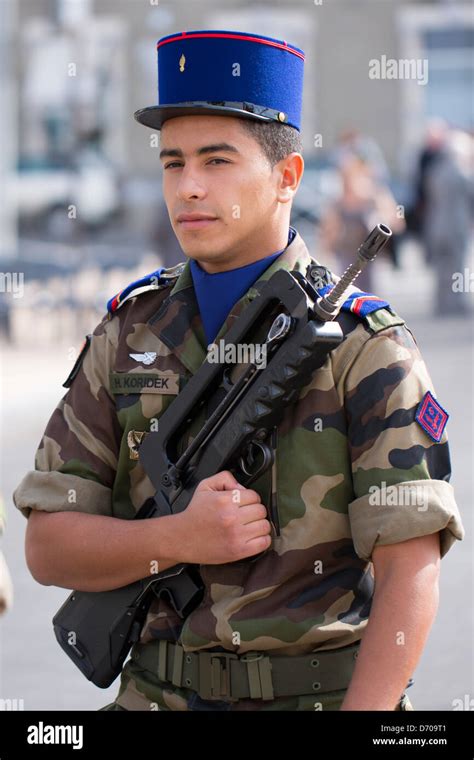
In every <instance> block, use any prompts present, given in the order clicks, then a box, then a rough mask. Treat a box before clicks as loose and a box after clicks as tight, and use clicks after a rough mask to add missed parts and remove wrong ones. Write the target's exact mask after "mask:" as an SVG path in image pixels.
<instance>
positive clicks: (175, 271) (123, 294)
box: [107, 262, 185, 316]
mask: <svg viewBox="0 0 474 760" xmlns="http://www.w3.org/2000/svg"><path fill="white" fill-rule="evenodd" d="M184 267H185V263H184V262H183V263H181V264H177V265H176V266H174V267H170V268H169V269H166V268H165V267H160V268H159V269H156V270H155V271H154V272H150V274H147V275H145V276H144V277H140V278H139V279H138V280H134V281H133V282H131V283H130V284H129V285H127V287H125V288H123V290H120V291H119V292H118V293H117V294H116V295H115V296H113V297H112V298H110V299H109V300H108V301H107V311H108V313H109V315H110V316H112V315H113V314H115V312H116V311H117V309H120V307H121V306H122V304H124V303H125V301H127V300H128V299H129V298H133V297H134V296H138V295H141V294H142V293H146V292H148V291H149V290H157V289H158V288H163V287H165V285H168V284H169V283H170V282H172V281H173V280H176V279H177V278H178V277H179V275H180V274H181V272H182V271H183V269H184Z"/></svg>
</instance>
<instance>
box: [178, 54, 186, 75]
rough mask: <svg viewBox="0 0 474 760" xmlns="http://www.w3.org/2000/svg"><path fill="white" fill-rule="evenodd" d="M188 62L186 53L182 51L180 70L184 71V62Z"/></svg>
mask: <svg viewBox="0 0 474 760" xmlns="http://www.w3.org/2000/svg"><path fill="white" fill-rule="evenodd" d="M185 63H186V56H185V55H184V53H181V58H180V59H179V70H180V71H184V64H185Z"/></svg>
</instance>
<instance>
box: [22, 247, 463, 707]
mask: <svg viewBox="0 0 474 760" xmlns="http://www.w3.org/2000/svg"><path fill="white" fill-rule="evenodd" d="M310 262H311V258H310V256H309V254H308V251H307V249H306V246H305V244H304V242H303V241H302V239H301V237H300V236H299V235H296V237H295V239H294V240H293V241H292V242H291V244H290V245H288V247H287V248H286V249H285V251H284V252H283V253H282V254H281V256H279V257H278V258H277V259H276V260H275V261H274V262H273V263H272V264H271V265H270V267H269V268H268V269H267V270H266V271H265V272H264V274H263V275H262V276H261V278H260V279H259V281H258V282H259V283H260V282H263V281H266V280H268V279H269V278H270V277H271V275H272V274H274V272H275V271H277V270H278V269H280V268H285V269H288V270H292V269H296V270H299V271H300V272H302V273H303V274H304V273H305V272H306V269H307V266H308V264H309V263H310ZM180 269H181V271H180V273H179V276H178V277H177V279H176V278H175V279H174V280H173V279H170V281H169V282H168V284H165V285H164V286H163V287H162V288H161V287H160V288H159V289H158V291H157V290H156V287H155V288H149V289H148V290H145V292H142V293H141V294H140V295H138V296H134V297H131V298H129V299H128V300H126V301H125V302H123V303H122V304H121V306H120V308H119V309H117V310H116V311H115V313H114V315H113V316H110V315H109V316H106V317H104V319H103V320H102V322H101V323H100V324H99V325H98V327H97V328H96V329H95V331H94V333H93V337H92V340H91V343H90V348H89V350H88V352H87V353H86V354H85V358H84V360H83V362H82V365H81V367H80V369H79V371H78V374H77V376H76V378H75V379H74V381H73V383H72V385H71V387H70V390H69V391H68V392H67V394H66V395H65V397H64V398H63V399H62V400H61V401H60V402H59V404H58V406H57V408H56V410H55V411H54V413H53V415H52V417H51V419H50V421H49V423H48V426H47V428H46V431H45V433H44V436H43V439H42V441H41V443H40V446H39V449H38V452H37V455H36V469H35V471H32V472H30V473H28V474H27V475H26V476H25V478H24V479H23V481H22V483H21V484H20V485H19V487H18V488H17V490H16V491H15V494H14V498H15V503H16V506H17V507H18V508H19V509H21V510H22V511H23V513H24V514H25V515H28V513H29V509H30V508H33V509H44V510H48V511H56V510H65V509H71V510H74V511H84V512H92V513H97V514H102V515H113V516H115V517H120V518H124V519H130V518H132V517H133V516H134V514H135V513H136V511H137V510H138V509H139V507H140V506H141V505H142V504H143V502H144V501H145V500H146V499H147V498H148V497H150V496H152V495H153V488H152V485H151V483H150V481H149V479H148V477H147V476H146V475H145V474H144V472H143V469H142V467H141V464H140V462H139V461H138V460H137V457H136V441H137V439H139V438H140V435H139V434H141V433H143V432H146V431H148V430H149V429H150V424H151V421H152V420H154V419H156V418H159V416H160V414H161V413H162V412H163V411H164V410H165V409H166V408H167V406H168V405H169V404H170V403H171V402H172V401H173V399H174V398H175V396H176V393H178V390H179V389H182V387H183V385H184V384H185V383H186V382H187V380H189V378H190V377H191V376H192V375H193V374H194V373H195V372H196V371H197V369H198V368H199V366H200V364H201V363H202V361H203V360H204V358H205V355H206V346H205V337H204V330H203V324H202V321H201V318H200V314H199V309H198V306H197V303H196V298H195V295H194V290H193V285H192V278H191V274H190V271H189V263H187V264H186V265H185V266H183V267H181V268H180ZM257 293H258V283H255V284H254V286H253V287H251V288H250V289H249V291H248V292H247V293H246V294H245V295H244V296H243V297H242V298H241V299H240V300H239V301H238V302H237V304H236V305H235V306H234V308H233V309H232V311H231V313H230V315H229V316H228V318H227V320H226V322H225V324H224V325H223V326H222V328H221V330H220V332H219V333H218V335H217V336H216V339H215V340H216V341H218V340H219V338H220V337H222V336H223V335H224V334H225V332H226V330H227V329H228V328H229V327H230V325H231V324H232V323H233V321H234V320H235V319H236V318H237V317H238V315H239V314H240V313H241V312H242V310H243V309H244V308H245V306H246V305H247V304H248V303H249V302H250V301H251V300H252V299H253V298H254V297H255V296H256V295H257ZM340 323H341V325H342V327H343V331H344V334H345V340H344V341H343V343H342V344H341V345H340V346H338V348H337V349H336V350H335V351H334V352H333V353H332V354H331V355H330V356H329V357H328V359H327V361H326V363H325V364H324V366H323V367H322V368H321V369H319V370H317V372H316V373H315V375H314V378H313V380H312V382H311V383H310V384H309V385H307V386H306V388H305V389H304V390H303V392H302V393H301V394H300V397H299V399H298V401H297V403H295V404H294V405H293V406H291V407H289V408H288V409H287V411H286V414H285V417H284V419H283V421H282V423H281V424H280V425H279V427H278V430H277V441H276V459H275V464H274V466H273V468H272V470H271V471H269V472H268V473H265V474H264V475H263V476H261V478H260V479H259V480H258V481H257V482H256V483H255V484H254V485H253V486H252V487H253V488H255V490H256V491H258V493H259V494H260V496H261V498H262V501H263V502H264V503H268V502H267V498H268V493H269V489H273V491H274V493H276V496H277V513H278V521H279V525H280V530H281V533H280V535H276V533H275V531H273V535H272V545H271V547H270V549H269V550H267V551H266V552H265V553H264V554H263V555H262V556H260V557H259V558H258V560H257V561H253V562H252V561H249V560H243V561H240V562H236V563H231V564H226V565H207V566H201V568H200V570H201V574H202V578H203V580H204V584H205V595H204V599H203V601H202V603H201V604H200V605H199V607H198V608H197V609H195V610H194V612H193V613H192V614H191V615H189V617H188V618H187V619H186V620H185V621H184V624H183V621H181V620H180V619H179V618H178V617H177V615H176V614H175V612H174V611H173V610H172V609H171V607H170V606H169V605H168V604H167V603H166V601H165V600H164V599H160V600H158V599H156V600H155V601H154V602H153V603H152V606H151V608H150V611H149V614H148V617H147V620H146V623H145V625H144V627H143V630H142V636H141V640H140V643H139V644H138V645H136V646H135V647H134V649H133V652H132V658H131V659H130V660H129V661H128V663H127V664H126V665H125V667H124V670H123V673H122V681H121V687H120V693H119V695H118V697H117V699H116V702H115V703H113V704H112V705H110V706H108V707H107V708H104V709H127V710H147V709H159V710H188V709H191V710H256V709H262V710H314V709H321V707H322V709H325V710H326V709H329V710H331V709H332V710H337V709H339V707H340V704H341V701H342V699H343V696H344V690H337V691H335V692H331V693H325V694H321V695H319V696H317V695H315V694H314V693H310V694H305V695H301V696H296V697H277V698H275V699H274V700H262V699H260V700H258V699H241V700H240V701H238V702H230V701H227V700H217V701H216V700H204V699H202V698H201V697H199V695H198V694H197V693H196V692H195V691H194V690H192V689H190V688H186V687H185V686H181V687H177V686H173V684H171V683H170V682H169V681H168V682H163V681H162V680H160V678H159V677H158V658H159V647H160V641H165V640H168V641H178V640H179V642H180V643H181V644H182V646H183V648H184V651H185V653H192V652H197V651H200V650H201V651H204V650H209V649H211V650H217V651H222V650H224V651H226V652H231V653H237V654H238V655H242V654H244V653H249V652H255V651H257V652H269V653H271V654H277V655H301V654H308V653H311V652H316V651H317V652H324V651H330V650H335V649H340V648H344V647H348V646H350V645H353V644H354V643H356V642H358V641H360V639H361V637H362V635H363V633H364V629H365V627H366V624H367V619H368V616H369V613H370V605H371V600H372V596H373V591H374V578H373V566H372V564H371V555H372V551H373V548H374V546H375V545H379V544H392V543H396V542H401V541H405V540H407V539H410V538H413V537H416V536H422V535H426V534H430V533H435V532H438V531H439V533H440V546H441V553H442V555H444V554H445V553H446V552H447V550H448V549H449V547H450V546H451V544H452V543H454V541H455V540H456V539H461V538H462V536H463V529H462V525H461V521H460V517H459V514H458V510H457V507H456V504H455V501H454V498H453V491H452V487H451V486H450V485H449V483H448V479H449V476H450V460H449V451H448V444H447V441H446V434H445V433H444V434H443V437H442V439H441V441H440V442H439V443H434V442H433V441H432V440H431V439H430V438H429V437H428V435H427V434H426V432H424V430H423V429H422V428H421V427H420V425H419V424H418V423H417V422H416V421H415V411H416V409H417V407H418V405H419V403H420V401H421V400H422V398H423V397H424V394H425V393H426V392H427V391H428V390H433V387H432V383H431V380H430V378H429V375H428V373H427V371H426V368H425V365H424V363H423V361H422V358H421V356H420V353H419V351H418V349H417V347H416V344H415V342H414V340H413V338H412V335H411V333H410V331H409V330H408V328H407V327H406V326H405V324H404V321H403V319H401V318H400V317H398V316H397V315H396V314H394V313H393V312H392V311H391V310H390V309H389V308H382V309H380V310H378V311H376V312H373V313H372V314H370V315H368V316H367V317H365V318H361V317H358V316H356V315H354V314H351V313H345V314H342V315H341V316H340ZM146 351H151V352H156V355H157V356H156V360H155V361H154V363H153V365H149V366H148V365H144V366H139V365H137V361H136V360H134V359H132V358H131V357H130V354H131V353H144V352H146ZM130 376H132V380H133V381H135V382H136V383H137V385H138V386H140V385H142V386H143V388H142V390H141V391H140V392H137V391H136V390H135V391H134V392H131V393H124V382H125V383H129V382H130V381H129V380H127V378H130ZM150 376H151V377H154V378H157V377H159V378H162V379H161V380H160V381H159V382H157V383H153V386H157V387H153V386H152V387H148V384H145V382H144V380H147V379H148V380H149V379H150ZM117 378H118V379H117ZM124 378H125V381H124ZM163 378H165V380H166V378H168V379H167V380H166V381H165V382H163ZM164 386H166V387H164ZM202 421H203V420H202V418H198V419H196V420H195V424H194V426H193V429H192V430H191V431H190V433H189V436H188V437H187V440H183V441H182V442H181V443H182V447H181V450H182V448H184V446H185V445H186V443H187V442H188V441H189V440H190V439H191V438H192V436H193V434H195V432H196V430H199V428H200V427H201V425H202ZM131 431H134V432H131ZM137 434H138V435H137ZM384 484H385V488H386V489H388V491H387V492H390V493H395V494H396V495H398V497H400V496H401V494H402V491H403V488H404V487H405V489H407V488H409V487H411V488H415V487H420V486H423V494H424V497H425V498H426V500H427V502H426V508H425V506H423V507H417V506H416V505H415V506H410V505H407V506H394V505H387V506H380V504H379V505H377V504H376V503H375V504H374V500H375V498H376V495H375V496H374V494H373V490H374V486H376V487H380V488H382V489H383V488H384ZM69 489H75V491H76V502H75V503H73V504H70V503H68V492H69ZM369 489H370V490H369ZM390 489H392V490H390ZM393 501H396V502H397V503H398V504H400V503H402V504H403V503H404V501H403V498H401V497H400V498H395V499H392V503H393ZM144 652H146V653H147V655H146V656H144V655H143V653H144ZM144 662H146V665H148V666H150V662H151V663H153V662H154V663H156V664H155V666H154V667H152V668H151V669H150V667H148V668H147V667H146V666H144ZM316 700H317V702H316ZM315 702H316V704H317V705H318V704H319V705H320V707H318V706H316V708H315ZM405 709H406V708H405Z"/></svg>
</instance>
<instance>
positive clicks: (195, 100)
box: [135, 29, 305, 130]
mask: <svg viewBox="0 0 474 760" xmlns="http://www.w3.org/2000/svg"><path fill="white" fill-rule="evenodd" d="M157 55H158V97H159V99H158V105H155V106H149V107H148V108H142V109H140V110H139V111H136V112H135V119H136V120H137V121H138V122H140V124H144V125H145V126H147V127H151V128H152V129H161V126H162V124H163V123H164V122H165V121H166V120H167V119H172V118H174V117H176V116H184V115H186V114H198V115H199V114H211V115H213V116H237V117H239V118H245V119H253V120H257V121H276V122H278V123H279V124H288V125H289V126H291V127H294V128H295V129H297V130H300V122H301V106H302V96H303V70H304V58H305V56H304V53H303V51H302V50H300V48H298V47H295V45H291V44H290V43H288V42H286V40H278V39H274V38H273V37H264V36H263V35H260V34H248V33H245V32H235V31H227V30H218V29H208V30H206V29H204V30H197V31H190V32H179V33H178V34H170V35H168V36H167V37H162V38H161V39H160V40H159V41H158V43H157Z"/></svg>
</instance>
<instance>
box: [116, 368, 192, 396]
mask: <svg viewBox="0 0 474 760" xmlns="http://www.w3.org/2000/svg"><path fill="white" fill-rule="evenodd" d="M110 391H111V393H113V394H122V393H162V394H165V395H166V394H168V395H176V394H177V393H179V375H178V374H173V373H170V372H111V373H110Z"/></svg>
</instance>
